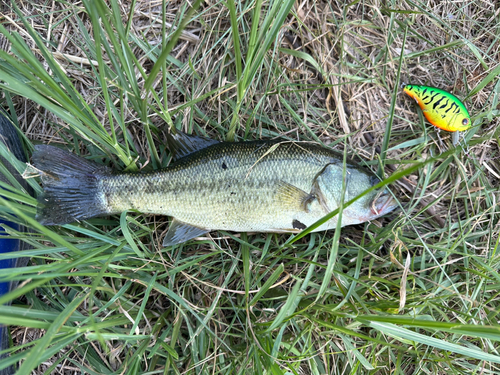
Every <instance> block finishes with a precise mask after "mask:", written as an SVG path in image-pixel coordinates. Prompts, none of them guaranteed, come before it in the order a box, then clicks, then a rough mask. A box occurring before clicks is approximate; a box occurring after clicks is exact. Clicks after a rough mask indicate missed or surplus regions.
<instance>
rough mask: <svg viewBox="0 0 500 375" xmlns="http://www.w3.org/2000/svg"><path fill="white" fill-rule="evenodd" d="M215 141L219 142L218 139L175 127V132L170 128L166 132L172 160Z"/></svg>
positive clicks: (210, 144)
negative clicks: (187, 132) (186, 131)
mask: <svg viewBox="0 0 500 375" xmlns="http://www.w3.org/2000/svg"><path fill="white" fill-rule="evenodd" d="M216 143H219V141H216V140H215V139H210V138H206V137H200V136H197V135H193V134H186V133H184V132H183V131H181V130H178V129H176V131H175V133H174V132H172V131H171V130H169V131H168V132H167V145H168V149H169V150H170V152H171V153H172V155H173V159H174V161H175V160H177V159H180V158H182V157H184V156H187V155H189V154H192V153H193V152H196V151H199V150H202V149H204V148H206V147H208V146H212V145H214V144H216Z"/></svg>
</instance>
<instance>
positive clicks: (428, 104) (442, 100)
mask: <svg viewBox="0 0 500 375" xmlns="http://www.w3.org/2000/svg"><path fill="white" fill-rule="evenodd" d="M403 91H404V92H405V93H407V94H408V95H409V96H411V97H412V98H413V99H415V101H416V102H417V103H418V105H419V106H420V108H421V109H422V112H423V113H424V116H425V118H426V119H427V120H428V121H429V122H430V123H431V124H432V125H434V126H436V127H438V128H440V129H443V130H446V131H449V132H456V131H464V130H467V129H469V128H470V127H471V120H470V116H469V112H467V108H465V106H464V104H463V103H462V102H461V101H460V100H459V99H458V98H457V97H456V96H455V95H452V94H450V93H449V92H446V91H444V90H440V89H437V88H435V87H429V86H420V85H405V86H404V87H403Z"/></svg>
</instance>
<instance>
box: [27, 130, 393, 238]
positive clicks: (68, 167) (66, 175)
mask: <svg viewBox="0 0 500 375" xmlns="http://www.w3.org/2000/svg"><path fill="white" fill-rule="evenodd" d="M167 141H168V145H169V149H170V151H171V152H172V153H173V155H174V163H172V164H171V165H170V166H169V167H167V168H166V169H163V170H159V171H155V172H150V173H116V172H113V171H112V170H110V169H109V168H107V167H105V166H102V165H99V164H97V163H95V162H92V161H88V160H86V159H84V158H80V157H78V156H76V155H73V154H71V153H69V152H67V151H64V150H61V149H59V148H56V147H52V146H45V145H39V146H36V147H35V153H34V154H33V164H34V166H35V167H36V168H37V169H38V170H40V171H41V178H42V182H43V184H44V194H43V195H42V196H41V197H40V198H39V205H38V211H37V219H38V221H39V222H40V223H42V224H45V225H62V224H66V223H70V222H73V221H76V220H83V219H87V218H90V217H94V216H101V215H109V214H116V213H120V212H123V211H125V210H137V211H140V212H143V213H151V214H161V215H168V216H172V217H173V221H172V224H171V225H170V228H169V230H168V232H167V235H166V236H165V239H164V241H163V245H164V246H171V245H175V244H178V243H181V242H184V241H187V240H189V239H192V238H194V237H198V236H200V235H202V234H204V233H207V232H209V231H211V230H228V231H235V232H295V233H297V232H300V231H301V230H303V229H305V228H306V227H307V226H309V225H311V224H313V223H314V222H316V221H317V220H319V219H321V218H322V217H324V216H325V215H327V214H328V213H330V212H332V211H333V210H335V209H336V208H337V207H338V206H339V204H340V202H341V200H342V199H344V201H347V200H350V199H352V198H354V197H356V196H358V195H359V194H361V193H363V192H364V191H365V190H367V189H368V188H370V187H372V186H374V185H375V184H376V183H377V182H378V178H377V177H376V176H375V175H373V174H372V173H369V172H367V171H366V170H365V169H363V168H361V167H360V166H358V165H355V164H353V163H347V164H346V165H345V168H346V190H345V191H346V193H345V196H344V197H342V196H341V195H342V180H343V178H342V175H343V169H344V164H343V158H342V156H341V155H339V154H337V153H336V152H334V151H332V150H330V149H328V148H324V147H321V146H319V145H317V144H313V143H305V142H304V143H302V142H289V141H252V142H239V143H233V142H217V141H214V140H212V139H207V138H203V137H197V136H193V135H187V134H184V133H182V132H180V131H178V132H177V134H175V135H173V134H170V135H169V136H168V139H167ZM395 207H396V204H395V201H394V200H393V199H392V197H391V196H390V194H389V192H388V191H387V190H383V191H373V192H371V193H369V194H367V195H365V196H363V197H362V198H361V199H359V200H358V201H356V202H355V203H354V204H352V205H350V206H349V207H347V208H346V209H344V211H343V214H342V226H345V225H350V224H358V223H362V222H365V221H367V220H371V219H375V218H377V217H379V216H381V215H384V214H386V213H387V212H390V211H391V210H393V209H394V208H395ZM336 224H337V217H336V216H335V217H333V218H332V219H331V220H329V221H328V222H326V223H324V224H323V225H322V226H320V227H319V228H317V229H316V230H317V231H320V230H326V229H331V228H335V227H336Z"/></svg>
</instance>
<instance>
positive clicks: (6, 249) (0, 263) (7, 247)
mask: <svg viewBox="0 0 500 375" xmlns="http://www.w3.org/2000/svg"><path fill="white" fill-rule="evenodd" d="M4 225H7V226H9V227H11V228H12V229H15V230H16V231H18V230H19V225H18V224H15V223H12V222H10V221H7V220H3V219H0V253H10V252H11V251H19V240H16V239H12V238H2V237H3V236H4V235H6V233H5V231H4V230H3V226H4ZM15 266H16V259H14V258H11V259H2V260H0V269H2V268H14V267H15ZM9 286H10V282H0V295H4V294H7V293H8V292H9Z"/></svg>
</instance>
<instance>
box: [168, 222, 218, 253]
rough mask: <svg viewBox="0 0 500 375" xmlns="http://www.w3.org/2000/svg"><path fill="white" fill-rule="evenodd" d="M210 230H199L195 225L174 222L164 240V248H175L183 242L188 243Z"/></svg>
mask: <svg viewBox="0 0 500 375" xmlns="http://www.w3.org/2000/svg"><path fill="white" fill-rule="evenodd" d="M207 232H208V230H207V229H204V228H198V227H195V226H194V225H191V224H187V223H184V222H182V221H179V220H177V219H174V220H172V223H171V224H170V227H169V228H168V232H167V234H166V236H165V238H164V239H163V246H165V247H166V246H174V245H178V244H180V243H182V242H186V241H188V240H191V239H193V238H195V237H199V236H201V235H203V234H205V233H207Z"/></svg>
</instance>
